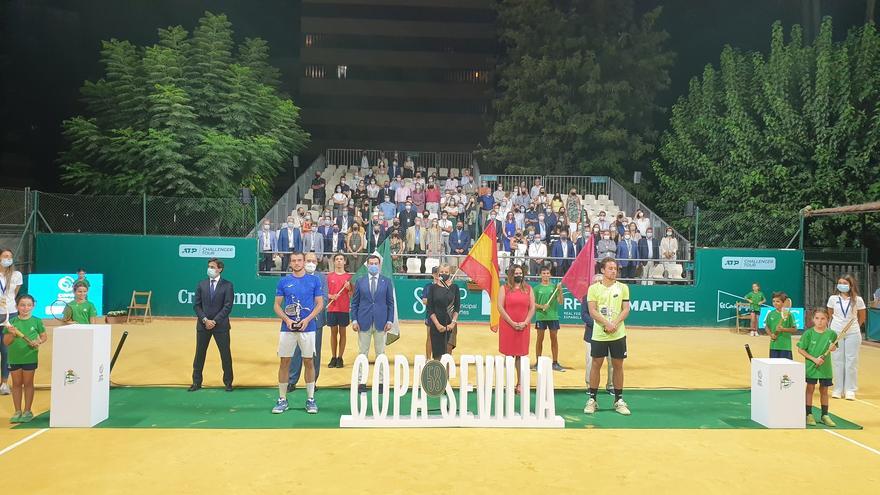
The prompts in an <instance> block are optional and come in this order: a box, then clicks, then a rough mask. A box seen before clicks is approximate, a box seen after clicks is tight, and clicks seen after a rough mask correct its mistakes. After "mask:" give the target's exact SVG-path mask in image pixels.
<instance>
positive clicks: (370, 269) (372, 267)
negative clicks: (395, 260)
mask: <svg viewBox="0 0 880 495" xmlns="http://www.w3.org/2000/svg"><path fill="white" fill-rule="evenodd" d="M367 271H368V272H370V275H377V274H378V273H379V265H369V266H367Z"/></svg>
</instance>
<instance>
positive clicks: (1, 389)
mask: <svg viewBox="0 0 880 495" xmlns="http://www.w3.org/2000/svg"><path fill="white" fill-rule="evenodd" d="M9 392H10V390H9V384H8V383H4V384H2V385H0V395H9Z"/></svg>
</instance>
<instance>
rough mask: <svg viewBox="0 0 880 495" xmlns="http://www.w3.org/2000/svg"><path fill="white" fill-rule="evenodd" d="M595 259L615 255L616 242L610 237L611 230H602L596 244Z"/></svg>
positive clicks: (612, 257)
mask: <svg viewBox="0 0 880 495" xmlns="http://www.w3.org/2000/svg"><path fill="white" fill-rule="evenodd" d="M596 253H597V255H598V256H597V257H596V259H599V260H601V259H605V258H611V259H614V257H615V256H617V243H616V242H614V239H612V238H611V232H610V231H608V230H603V231H602V238H601V239H600V240H599V242H598V243H597V244H596Z"/></svg>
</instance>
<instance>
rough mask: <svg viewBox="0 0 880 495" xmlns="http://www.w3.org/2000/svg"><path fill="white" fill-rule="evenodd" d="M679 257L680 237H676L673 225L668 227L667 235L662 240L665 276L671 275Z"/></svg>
mask: <svg viewBox="0 0 880 495" xmlns="http://www.w3.org/2000/svg"><path fill="white" fill-rule="evenodd" d="M677 258H678V239H676V238H675V235H674V232H673V230H672V227H669V228H667V229H666V236H665V237H664V238H663V240H662V241H660V261H661V262H663V271H664V272H666V273H665V275H664V276H666V277H669V274H670V273H671V271H670V270H671V269H672V266H673V265H675V260H676V259H677Z"/></svg>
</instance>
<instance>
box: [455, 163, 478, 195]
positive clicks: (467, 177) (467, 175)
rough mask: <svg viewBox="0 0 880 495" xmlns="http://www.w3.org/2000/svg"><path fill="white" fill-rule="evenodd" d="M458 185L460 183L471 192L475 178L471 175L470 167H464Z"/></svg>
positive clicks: (466, 190)
mask: <svg viewBox="0 0 880 495" xmlns="http://www.w3.org/2000/svg"><path fill="white" fill-rule="evenodd" d="M458 185H460V186H461V187H462V188H463V189H464V190H465V192H471V190H472V189H473V187H474V179H473V178H472V177H471V171H470V169H467V168H466V169H464V170H462V171H461V178H460V179H459V180H458Z"/></svg>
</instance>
